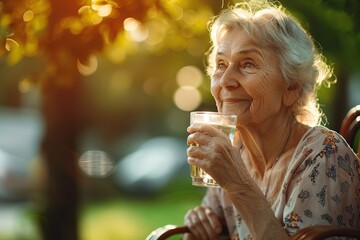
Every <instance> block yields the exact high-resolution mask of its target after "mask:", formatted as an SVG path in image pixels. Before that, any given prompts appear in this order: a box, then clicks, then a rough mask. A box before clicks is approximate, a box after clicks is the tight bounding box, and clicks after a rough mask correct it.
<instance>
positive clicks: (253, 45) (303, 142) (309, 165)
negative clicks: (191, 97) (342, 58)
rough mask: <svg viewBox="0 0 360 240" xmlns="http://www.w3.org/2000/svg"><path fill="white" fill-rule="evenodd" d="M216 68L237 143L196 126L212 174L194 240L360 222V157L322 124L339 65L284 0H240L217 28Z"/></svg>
mask: <svg viewBox="0 0 360 240" xmlns="http://www.w3.org/2000/svg"><path fill="white" fill-rule="evenodd" d="M210 31H211V40H212V44H213V47H212V48H211V49H210V54H209V59H208V60H209V61H208V73H209V75H210V76H211V93H212V95H213V97H214V99H215V101H216V105H217V108H218V111H219V112H224V113H231V114H236V115H237V117H238V122H237V132H236V135H235V140H234V143H233V145H231V142H230V140H229V139H227V137H226V136H225V134H223V133H221V132H220V131H219V130H217V129H215V128H214V127H211V126H210V125H206V124H193V125H191V126H190V127H189V128H188V132H189V136H188V144H189V148H188V150H187V154H188V163H189V164H194V165H196V166H198V167H201V168H202V169H204V170H205V171H206V172H207V173H209V174H210V175H211V176H212V177H213V178H214V179H215V180H216V182H217V183H218V184H219V185H220V186H221V188H209V189H208V190H207V193H206V195H205V197H204V199H203V202H202V204H201V205H200V206H198V207H196V208H194V209H191V210H189V211H188V212H187V214H186V215H185V224H186V225H187V226H188V227H189V229H190V231H191V233H190V234H186V235H185V236H184V239H219V238H221V236H222V235H224V232H226V236H227V239H228V238H231V239H288V238H289V235H292V234H293V233H294V232H296V231H297V230H298V229H300V228H303V227H306V226H310V225H320V224H325V225H343V226H349V227H360V226H359V224H360V219H359V213H360V211H359V210H360V199H359V198H360V194H359V186H360V185H359V184H360V176H359V159H358V158H357V156H356V155H355V154H354V152H353V151H352V150H351V148H350V147H349V146H348V144H347V143H346V142H345V140H344V139H343V138H342V137H341V136H340V135H339V134H338V133H336V132H334V131H331V130H329V129H327V128H326V127H323V126H320V125H319V124H320V119H321V111H320V110H319V108H318V103H317V97H316V91H317V89H318V88H319V86H320V84H322V83H324V82H326V83H330V79H331V77H332V69H331V68H330V67H329V66H328V65H327V64H326V63H325V62H324V58H323V57H322V55H321V54H320V53H319V52H318V51H317V49H316V48H315V46H314V43H313V41H312V39H311V37H310V36H309V34H308V33H307V32H306V31H305V30H304V29H303V28H302V27H301V26H300V24H299V23H298V22H297V21H296V20H295V19H294V18H293V17H291V16H290V14H288V13H287V12H286V11H285V10H284V9H283V8H282V7H281V6H276V5H270V4H269V3H263V4H261V6H260V5H259V1H256V5H255V4H252V3H251V2H250V3H249V2H248V3H246V4H244V3H243V4H237V5H235V6H234V7H233V8H231V9H228V10H226V11H224V12H223V13H222V14H220V15H219V16H218V17H216V18H215V19H214V21H213V22H212V25H211V29H210Z"/></svg>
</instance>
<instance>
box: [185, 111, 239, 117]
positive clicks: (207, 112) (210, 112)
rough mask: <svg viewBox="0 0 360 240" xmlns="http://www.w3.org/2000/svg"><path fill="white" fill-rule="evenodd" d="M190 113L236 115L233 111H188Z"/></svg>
mask: <svg viewBox="0 0 360 240" xmlns="http://www.w3.org/2000/svg"><path fill="white" fill-rule="evenodd" d="M190 114H209V115H219V116H229V117H237V115H236V114H233V113H223V112H212V111H192V112H190Z"/></svg>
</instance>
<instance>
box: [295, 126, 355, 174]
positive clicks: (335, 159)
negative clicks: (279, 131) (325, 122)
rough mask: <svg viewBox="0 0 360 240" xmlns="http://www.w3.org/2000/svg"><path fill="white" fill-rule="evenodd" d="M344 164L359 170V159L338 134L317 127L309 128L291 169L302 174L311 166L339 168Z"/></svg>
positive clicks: (298, 148)
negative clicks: (320, 165)
mask: <svg viewBox="0 0 360 240" xmlns="http://www.w3.org/2000/svg"><path fill="white" fill-rule="evenodd" d="M343 162H347V163H349V164H350V165H352V166H354V167H355V168H357V169H358V168H359V166H360V161H359V159H358V157H357V156H356V154H355V153H354V151H353V150H352V149H351V147H350V146H349V144H348V143H347V142H346V141H345V140H344V138H343V137H342V136H341V135H340V134H339V133H338V132H336V131H334V130H331V129H329V128H327V127H324V126H315V127H311V128H309V129H308V131H307V132H306V133H305V134H304V135H303V137H302V138H301V140H300V142H299V144H298V146H297V147H296V150H295V153H294V155H293V157H292V159H291V162H290V164H289V168H290V171H291V172H293V173H300V172H303V171H304V170H305V169H307V168H308V167H311V166H318V165H319V164H322V165H323V164H325V165H324V167H325V166H338V165H339V164H340V165H342V163H343Z"/></svg>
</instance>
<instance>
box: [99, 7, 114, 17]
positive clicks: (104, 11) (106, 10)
mask: <svg viewBox="0 0 360 240" xmlns="http://www.w3.org/2000/svg"><path fill="white" fill-rule="evenodd" d="M111 11H112V6H111V5H110V4H105V5H103V6H101V7H99V9H98V14H99V16H100V17H107V16H109V15H110V14H111Z"/></svg>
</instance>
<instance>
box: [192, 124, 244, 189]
mask: <svg viewBox="0 0 360 240" xmlns="http://www.w3.org/2000/svg"><path fill="white" fill-rule="evenodd" d="M187 130H188V132H189V136H188V139H187V143H188V145H189V148H188V149H187V156H188V159H187V160H188V163H189V164H194V165H196V166H198V167H200V168H202V169H203V170H204V171H205V172H207V173H208V174H210V176H212V177H213V178H214V179H215V181H216V182H217V183H218V184H219V185H220V186H221V187H222V188H224V189H226V190H233V189H237V190H240V189H239V187H240V188H241V187H245V188H246V187H248V183H249V181H251V180H250V179H251V178H250V176H249V175H248V172H247V170H246V167H245V165H244V163H243V162H242V160H241V157H240V152H239V149H237V148H236V147H233V146H232V144H231V141H230V139H229V137H228V136H227V135H226V134H225V133H223V132H221V131H220V130H218V129H217V128H216V127H214V126H212V125H207V124H192V125H191V126H190V127H188V129H187ZM243 190H246V189H243Z"/></svg>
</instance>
